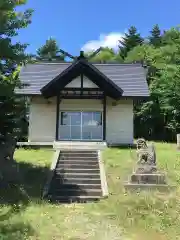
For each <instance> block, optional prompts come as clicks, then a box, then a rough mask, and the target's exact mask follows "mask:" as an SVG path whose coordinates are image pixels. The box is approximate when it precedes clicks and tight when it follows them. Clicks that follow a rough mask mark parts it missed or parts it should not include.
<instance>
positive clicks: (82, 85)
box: [81, 73, 83, 95]
mask: <svg viewBox="0 0 180 240" xmlns="http://www.w3.org/2000/svg"><path fill="white" fill-rule="evenodd" d="M82 92H83V74H82V73H81V95H82Z"/></svg>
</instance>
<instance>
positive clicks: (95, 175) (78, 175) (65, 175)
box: [54, 172, 100, 179]
mask: <svg viewBox="0 0 180 240" xmlns="http://www.w3.org/2000/svg"><path fill="white" fill-rule="evenodd" d="M54 176H55V177H57V176H59V178H60V177H61V179H66V178H77V179H79V178H86V179H100V174H99V173H84V172H82V173H63V174H62V173H59V172H56V173H55V175H54Z"/></svg>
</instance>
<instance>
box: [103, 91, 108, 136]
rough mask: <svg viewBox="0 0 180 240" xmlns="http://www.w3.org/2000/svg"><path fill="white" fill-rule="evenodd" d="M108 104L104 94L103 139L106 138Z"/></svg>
mask: <svg viewBox="0 0 180 240" xmlns="http://www.w3.org/2000/svg"><path fill="white" fill-rule="evenodd" d="M106 105H107V99H106V95H105V94H104V96H103V141H105V140H106Z"/></svg>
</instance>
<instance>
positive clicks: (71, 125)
mask: <svg viewBox="0 0 180 240" xmlns="http://www.w3.org/2000/svg"><path fill="white" fill-rule="evenodd" d="M102 129H103V128H102V112H100V111H98V112H90V111H88V112H86V111H83V112H75V111H68V112H61V115H60V129H59V130H60V137H59V139H60V140H61V139H62V140H72V141H73V140H86V141H93V140H94V141H97V140H102V137H103V133H102Z"/></svg>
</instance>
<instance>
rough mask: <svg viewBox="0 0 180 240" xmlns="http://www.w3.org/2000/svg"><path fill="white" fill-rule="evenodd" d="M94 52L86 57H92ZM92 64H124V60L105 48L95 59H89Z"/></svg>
mask: <svg viewBox="0 0 180 240" xmlns="http://www.w3.org/2000/svg"><path fill="white" fill-rule="evenodd" d="M92 53H93V52H88V53H86V54H85V55H86V57H88V56H90V55H91V54H92ZM89 61H91V62H96V63H107V62H116V61H119V62H123V60H122V58H121V57H120V56H119V55H117V54H116V53H115V51H114V50H113V49H111V48H108V47H105V48H103V49H102V50H101V51H100V52H99V53H98V54H97V55H95V56H94V57H93V58H91V59H89Z"/></svg>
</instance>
